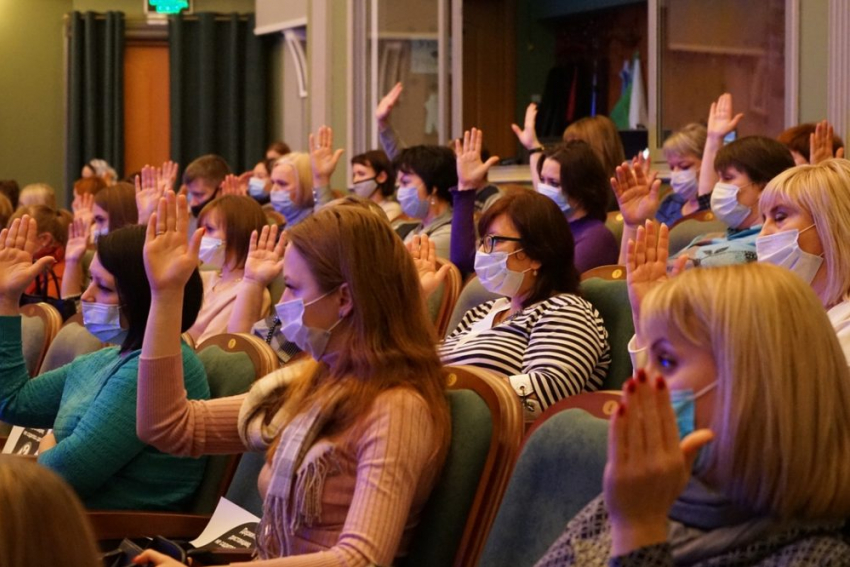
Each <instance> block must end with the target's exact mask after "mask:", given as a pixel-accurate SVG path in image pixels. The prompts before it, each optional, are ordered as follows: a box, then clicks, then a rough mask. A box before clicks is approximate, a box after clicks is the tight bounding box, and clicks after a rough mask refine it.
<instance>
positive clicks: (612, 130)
mask: <svg viewBox="0 0 850 567" xmlns="http://www.w3.org/2000/svg"><path fill="white" fill-rule="evenodd" d="M570 140H583V141H585V142H587V143H588V144H590V147H591V148H593V153H595V154H596V156H597V157H598V158H599V161H601V162H602V165H603V166H604V167H605V173H606V174H607V175H609V176H613V175H614V170H615V169H616V168H617V166H618V165H620V164H621V163H623V162H624V161H626V152H625V150H624V149H623V141H622V140H621V139H620V133H619V132H618V131H617V126H616V125H615V124H614V123H613V122H612V121H611V119H610V118H608V117H607V116H602V115H601V114H600V115H598V116H588V117H585V118H581V119H579V120H576V121H575V122H573V123H572V124H570V125H569V126H567V129H566V130H564V141H565V142H569V141H570Z"/></svg>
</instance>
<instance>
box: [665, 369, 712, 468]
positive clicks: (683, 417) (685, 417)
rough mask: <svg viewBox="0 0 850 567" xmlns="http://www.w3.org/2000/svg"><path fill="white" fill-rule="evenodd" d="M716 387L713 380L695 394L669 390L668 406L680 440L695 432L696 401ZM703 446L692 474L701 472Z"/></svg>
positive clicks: (704, 457) (687, 391)
mask: <svg viewBox="0 0 850 567" xmlns="http://www.w3.org/2000/svg"><path fill="white" fill-rule="evenodd" d="M716 387H717V381H716V380H715V381H714V382H712V383H711V384H709V385H708V386H706V387H705V388H703V389H702V390H700V391H699V392H697V393H696V394H695V393H694V391H693V390H691V389H687V390H670V405H672V406H673V413H675V414H676V427H677V428H678V429H679V439H680V440H682V439H684V438H685V437H687V436H688V435H690V434H691V433H693V432H694V431H696V427H697V426H696V401H697V400H698V399H699V398H701V397H703V396H704V395H705V394H707V393H708V392H710V391H711V390H713V389H714V388H716ZM706 447H707V445H703V446H702V447H701V448H700V450H699V453H697V458H696V460H695V461H694V472H698V471H700V470H702V468H703V467H704V466H705V459H706V453H705V448H706Z"/></svg>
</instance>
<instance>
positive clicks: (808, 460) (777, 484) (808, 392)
mask: <svg viewBox="0 0 850 567" xmlns="http://www.w3.org/2000/svg"><path fill="white" fill-rule="evenodd" d="M642 310H643V312H642V319H641V328H642V329H644V330H646V329H650V328H651V329H653V332H654V333H656V332H657V333H660V334H662V335H667V334H675V335H678V336H681V337H682V338H683V339H684V340H685V341H687V342H688V343H690V344H692V345H695V346H698V347H699V348H704V349H708V350H710V351H711V354H712V356H713V358H714V361H715V364H716V367H717V382H718V385H717V403H716V405H715V411H714V415H713V416H712V418H711V429H712V430H713V431H714V435H715V439H714V441H713V442H712V443H711V444H710V445H709V449H708V452H709V458H708V463H707V466H706V473H707V474H706V475H705V476H706V478H712V479H716V482H717V484H718V486H716V487H715V488H717V489H719V490H720V491H722V492H723V493H725V494H726V496H727V497H729V498H731V499H732V500H733V501H735V502H737V503H738V504H740V505H742V506H745V507H746V508H747V509H749V510H752V511H755V512H758V513H762V514H767V515H771V516H774V517H777V518H780V519H783V520H784V519H791V518H794V519H834V518H845V517H847V516H848V515H850V482H848V480H847V479H848V477H850V435H847V431H848V430H850V371H848V368H847V362H846V360H845V357H844V354H843V352H842V350H841V347H840V345H839V343H838V339H837V337H836V335H835V331H834V330H833V328H832V326H831V324H830V322H829V319H828V318H827V316H826V312H825V311H824V309H823V307H822V306H821V304H820V302H819V301H818V299H817V297H816V296H815V294H814V292H813V291H812V289H811V287H809V286H807V285H806V284H805V283H804V282H803V280H801V279H800V278H799V277H798V276H796V275H794V274H792V273H791V272H789V271H788V270H785V269H782V268H779V267H776V266H772V265H768V264H759V263H752V264H746V265H737V266H727V267H719V268H706V269H700V270H689V271H687V272H685V273H684V274H682V275H680V276H677V277H675V278H672V279H671V280H670V281H668V282H667V283H665V284H664V285H661V286H658V287H657V288H655V289H654V290H652V292H650V294H649V295H647V297H646V299H645V300H644V302H643V304H642Z"/></svg>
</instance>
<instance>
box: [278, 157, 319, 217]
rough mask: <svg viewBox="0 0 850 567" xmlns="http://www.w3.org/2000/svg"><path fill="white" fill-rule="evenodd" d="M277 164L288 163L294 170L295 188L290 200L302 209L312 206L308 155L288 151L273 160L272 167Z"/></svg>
mask: <svg viewBox="0 0 850 567" xmlns="http://www.w3.org/2000/svg"><path fill="white" fill-rule="evenodd" d="M279 165H288V166H291V167H292V169H294V170H295V183H296V190H295V198H294V199H293V200H292V201H293V202H294V203H295V204H296V205H297V206H299V207H301V208H302V209H306V208H307V207H312V206H313V169H312V167H311V166H310V155H309V154H306V153H304V152H290V153H288V154H286V155H285V156H281V157H279V158H278V159H277V160H275V162H274V167H277V166H279ZM274 167H273V168H272V169H274ZM269 174H271V172H269Z"/></svg>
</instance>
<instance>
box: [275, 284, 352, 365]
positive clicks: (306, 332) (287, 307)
mask: <svg viewBox="0 0 850 567" xmlns="http://www.w3.org/2000/svg"><path fill="white" fill-rule="evenodd" d="M334 291H336V290H332V291H329V292H328V293H326V294H324V295H321V296H319V297H317V298H316V299H314V300H312V301H308V302H307V303H305V302H304V300H303V299H301V298H297V299H293V300H291V301H284V302H283V303H278V304H277V305H276V306H275V311H276V312H277V317H278V319H280V331H281V333H283V336H284V337H286V340H287V341H289V342H291V343H293V344H295V345H296V346H297V347H298V348H300V349H301V350H302V351H304V352H306V353H308V354H309V355H310V356H312V357H313V358H314V359H315V360H321V359H322V356H323V355H324V354H325V349H326V348H327V346H328V341H329V340H330V338H331V333H332V332H333V330H334V329H335V328H336V326H337V325H339V323H340V322H341V321H342V317H340V318H339V319H337V321H336V323H334V324H333V325H331V328H330V329H318V328H316V327H308V326H307V325H305V324H304V310H305V309H306V308H307V307H309V306H311V305H313V304H314V303H317V302H318V301H320V300H322V299H324V298H326V297H327V296H329V295H330V294H331V293H333V292H334Z"/></svg>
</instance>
